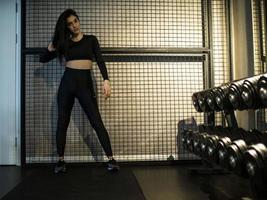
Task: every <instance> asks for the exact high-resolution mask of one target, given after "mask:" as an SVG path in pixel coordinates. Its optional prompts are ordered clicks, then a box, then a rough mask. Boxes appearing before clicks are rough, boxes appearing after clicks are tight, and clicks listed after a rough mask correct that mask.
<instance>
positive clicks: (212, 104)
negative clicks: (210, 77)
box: [206, 88, 221, 111]
mask: <svg viewBox="0 0 267 200" xmlns="http://www.w3.org/2000/svg"><path fill="white" fill-rule="evenodd" d="M217 90H218V88H212V89H210V90H209V91H207V93H206V94H207V96H206V102H207V105H208V106H209V108H210V110H212V111H221V109H220V107H219V106H218V105H217V103H216V100H215V94H216V93H215V92H216V91H217Z"/></svg>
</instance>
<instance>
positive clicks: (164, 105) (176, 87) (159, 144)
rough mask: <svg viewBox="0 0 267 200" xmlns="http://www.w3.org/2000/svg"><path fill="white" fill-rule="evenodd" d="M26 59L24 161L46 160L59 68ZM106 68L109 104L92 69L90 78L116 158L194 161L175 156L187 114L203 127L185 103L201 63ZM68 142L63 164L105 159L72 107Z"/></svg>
mask: <svg viewBox="0 0 267 200" xmlns="http://www.w3.org/2000/svg"><path fill="white" fill-rule="evenodd" d="M26 59H27V62H26V80H27V81H26V110H27V112H26V138H27V140H26V149H27V152H26V154H27V161H28V162H42V161H49V160H50V159H52V160H53V156H56V149H55V142H54V141H55V135H54V134H55V128H56V127H55V126H56V118H57V111H56V92H57V88H58V84H59V81H60V78H61V76H62V72H63V68H62V67H60V66H59V65H58V63H57V62H53V63H50V64H47V65H42V64H39V63H38V58H37V57H36V56H33V55H32V56H31V55H29V56H27V57H26ZM140 59H141V58H140ZM137 60H138V59H137ZM107 65H108V66H109V74H110V79H111V80H112V82H111V85H112V97H111V98H110V99H109V100H107V101H105V100H104V99H103V97H102V94H101V86H102V77H101V74H100V73H99V70H98V68H97V67H96V66H94V70H93V77H94V83H95V89H96V93H97V96H98V98H97V99H98V103H99V107H100V112H101V113H102V117H103V121H104V124H105V125H106V128H107V130H108V131H109V134H110V138H111V143H112V146H113V151H114V154H115V155H116V157H117V158H118V159H120V160H165V159H167V158H168V156H170V155H173V156H174V157H175V158H176V159H180V158H179V156H181V157H183V158H185V157H187V158H194V157H193V156H192V157H191V156H190V155H189V154H188V153H187V154H186V153H185V152H178V147H177V131H178V130H177V124H178V122H179V121H180V120H183V119H186V118H190V117H191V116H192V115H194V116H195V119H196V120H197V121H199V122H203V116H202V114H199V113H196V112H195V110H194V108H193V106H192V105H191V103H190V102H191V94H192V93H193V92H194V91H197V90H202V89H203V74H202V68H203V63H202V62H193V61H191V62H161V61H159V60H158V62H145V61H144V60H139V61H138V62H127V63H125V62H108V63H107ZM192 82H194V83H196V84H191V83H192ZM67 137H68V139H67V145H66V154H65V156H66V159H69V160H71V161H91V160H102V159H103V158H104V155H103V152H102V149H101V147H100V145H99V143H98V140H97V139H96V136H95V134H94V131H93V130H92V128H91V126H90V125H89V121H88V120H87V118H86V117H85V115H84V113H83V111H82V110H81V108H80V105H79V104H78V103H77V102H76V103H75V106H74V109H73V111H72V116H71V122H70V126H69V129H68V136H67ZM177 155H178V156H177Z"/></svg>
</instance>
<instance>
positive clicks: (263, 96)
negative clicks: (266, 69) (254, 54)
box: [257, 74, 267, 107]
mask: <svg viewBox="0 0 267 200" xmlns="http://www.w3.org/2000/svg"><path fill="white" fill-rule="evenodd" d="M257 90H258V94H259V96H260V101H261V103H262V105H263V106H264V107H266V106H267V74H264V75H262V76H261V77H260V78H259V80H258V83H257Z"/></svg>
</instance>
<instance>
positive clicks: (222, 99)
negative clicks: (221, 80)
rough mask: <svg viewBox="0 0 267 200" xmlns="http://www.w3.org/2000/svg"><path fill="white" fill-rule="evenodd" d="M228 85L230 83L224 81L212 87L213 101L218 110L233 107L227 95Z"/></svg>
mask: <svg viewBox="0 0 267 200" xmlns="http://www.w3.org/2000/svg"><path fill="white" fill-rule="evenodd" d="M229 86H230V83H226V84H223V85H221V86H220V87H217V88H215V89H214V96H215V103H216V107H218V111H221V110H231V109H233V106H232V104H231V103H230V101H229V99H228V96H227V94H228V89H229Z"/></svg>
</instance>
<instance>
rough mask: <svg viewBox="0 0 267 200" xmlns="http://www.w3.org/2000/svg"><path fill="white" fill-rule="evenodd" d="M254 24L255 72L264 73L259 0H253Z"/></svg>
mask: <svg viewBox="0 0 267 200" xmlns="http://www.w3.org/2000/svg"><path fill="white" fill-rule="evenodd" d="M252 16H253V20H252V24H253V47H254V74H255V75H256V74H260V73H262V62H261V37H260V34H261V30H260V23H261V16H260V4H259V0H253V3H252Z"/></svg>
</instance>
